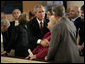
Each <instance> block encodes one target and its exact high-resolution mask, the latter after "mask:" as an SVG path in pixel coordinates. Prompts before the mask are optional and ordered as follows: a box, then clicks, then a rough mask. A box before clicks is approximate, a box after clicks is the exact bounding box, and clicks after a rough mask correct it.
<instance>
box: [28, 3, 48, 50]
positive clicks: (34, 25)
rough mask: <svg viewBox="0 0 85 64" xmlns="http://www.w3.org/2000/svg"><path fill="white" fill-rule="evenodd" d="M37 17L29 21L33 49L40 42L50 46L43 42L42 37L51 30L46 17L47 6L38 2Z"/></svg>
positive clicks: (31, 47)
mask: <svg viewBox="0 0 85 64" xmlns="http://www.w3.org/2000/svg"><path fill="white" fill-rule="evenodd" d="M34 13H35V18H33V19H32V20H31V21H29V23H28V24H27V26H28V32H29V31H30V35H31V36H30V49H31V50H33V49H34V48H35V47H36V46H37V45H38V44H41V45H43V46H48V45H47V43H42V42H41V39H42V37H43V36H44V35H45V34H46V33H47V32H49V29H48V28H47V23H48V22H47V20H46V19H45V8H44V7H43V6H42V5H40V4H38V5H36V6H35V7H34Z"/></svg>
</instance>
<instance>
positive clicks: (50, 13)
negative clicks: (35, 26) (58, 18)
mask: <svg viewBox="0 0 85 64" xmlns="http://www.w3.org/2000/svg"><path fill="white" fill-rule="evenodd" d="M52 15H53V12H52V10H51V9H48V10H47V19H48V20H49V18H50V16H52Z"/></svg>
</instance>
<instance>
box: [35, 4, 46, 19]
mask: <svg viewBox="0 0 85 64" xmlns="http://www.w3.org/2000/svg"><path fill="white" fill-rule="evenodd" d="M34 12H35V16H36V18H38V20H40V21H42V20H43V19H44V18H45V8H44V6H42V5H40V4H38V5H36V6H35V7H34Z"/></svg>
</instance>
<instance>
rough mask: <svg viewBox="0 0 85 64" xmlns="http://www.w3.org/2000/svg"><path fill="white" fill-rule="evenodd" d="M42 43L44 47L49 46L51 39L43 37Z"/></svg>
mask: <svg viewBox="0 0 85 64" xmlns="http://www.w3.org/2000/svg"><path fill="white" fill-rule="evenodd" d="M40 45H42V46H43V47H47V46H49V41H48V40H47V39H43V40H41V42H40Z"/></svg>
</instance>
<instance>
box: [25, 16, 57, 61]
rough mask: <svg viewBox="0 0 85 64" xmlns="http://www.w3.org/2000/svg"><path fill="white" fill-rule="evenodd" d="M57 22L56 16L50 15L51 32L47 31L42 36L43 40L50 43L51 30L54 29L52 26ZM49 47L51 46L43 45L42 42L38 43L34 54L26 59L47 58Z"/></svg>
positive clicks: (49, 27) (49, 25) (49, 26)
mask: <svg viewBox="0 0 85 64" xmlns="http://www.w3.org/2000/svg"><path fill="white" fill-rule="evenodd" d="M56 23H57V22H56V21H55V18H54V16H51V17H50V21H49V22H48V26H47V27H48V29H49V30H50V31H49V32H47V33H46V34H45V35H44V37H43V38H42V42H47V43H49V41H50V39H51V30H52V27H53V26H54V25H55V24H56ZM48 48H49V46H47V47H43V46H42V45H41V44H39V45H37V47H35V48H34V50H33V51H32V53H33V56H31V55H28V56H27V57H26V58H25V59H28V58H29V59H30V60H33V59H37V60H45V56H46V55H47V53H48Z"/></svg>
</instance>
